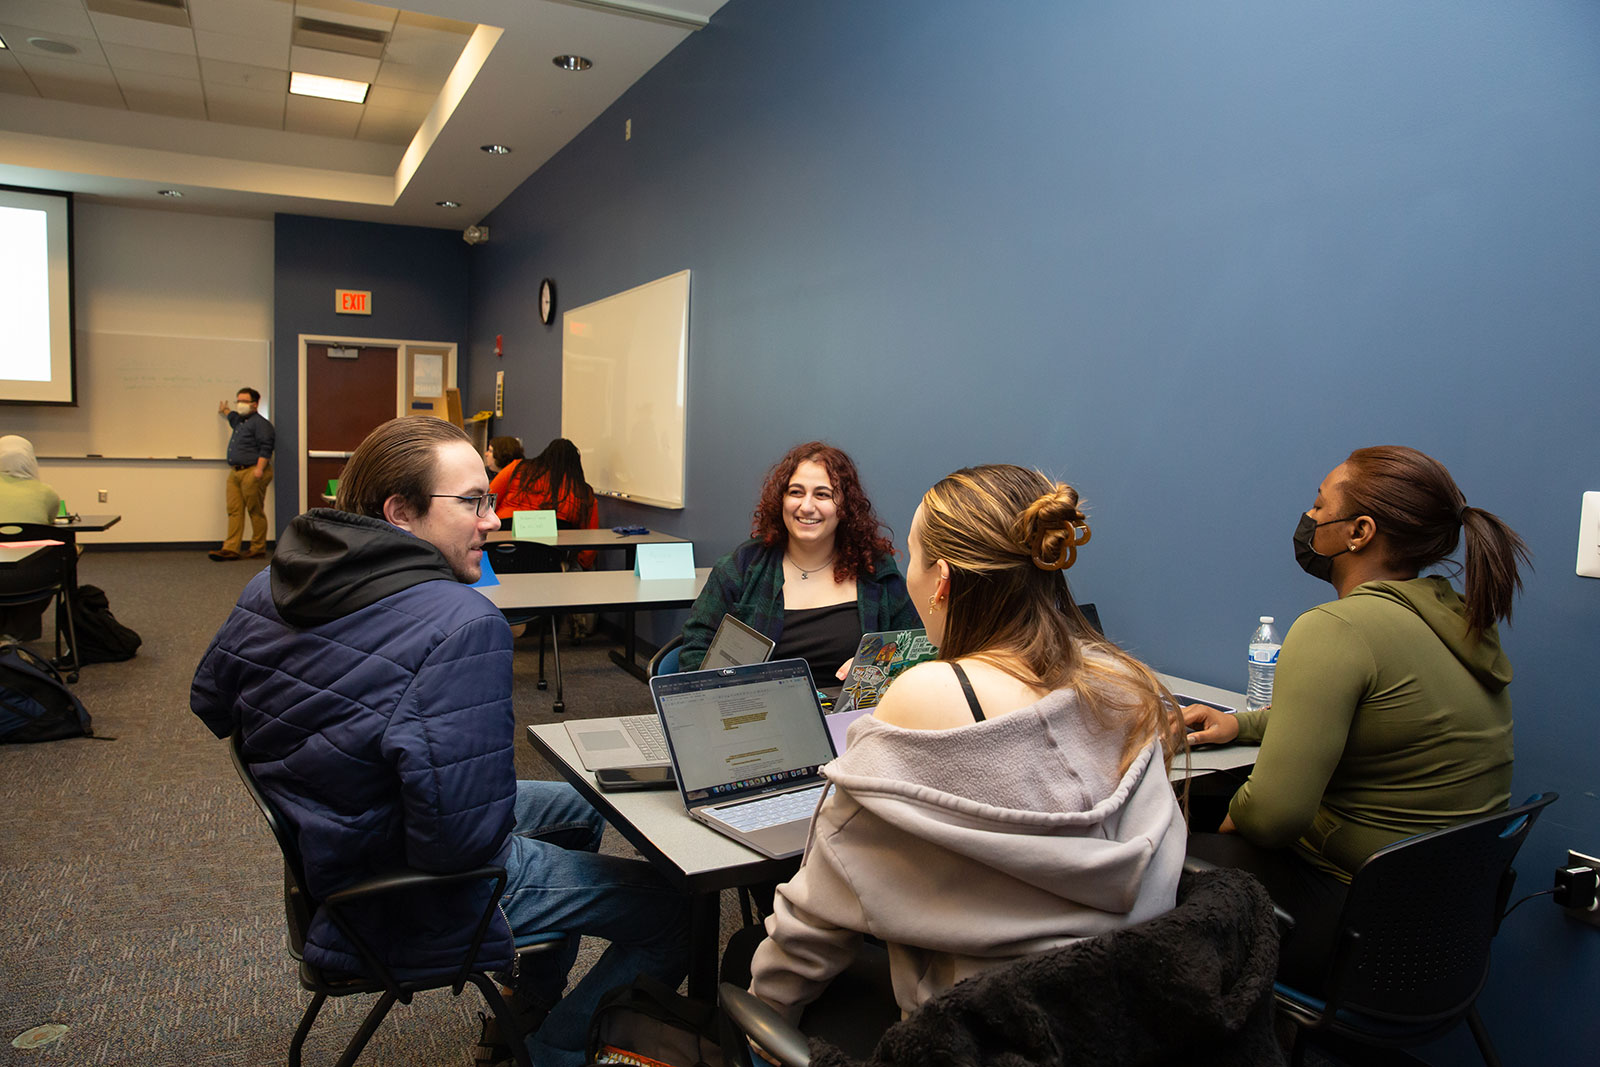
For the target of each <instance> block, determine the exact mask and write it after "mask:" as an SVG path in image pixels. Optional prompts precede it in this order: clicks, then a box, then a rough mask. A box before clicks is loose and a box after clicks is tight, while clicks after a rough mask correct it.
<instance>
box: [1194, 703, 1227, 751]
mask: <svg viewBox="0 0 1600 1067" xmlns="http://www.w3.org/2000/svg"><path fill="white" fill-rule="evenodd" d="M1180 710H1181V711H1182V712H1183V724H1184V725H1185V726H1187V727H1189V730H1190V733H1189V743H1190V744H1191V745H1225V744H1227V743H1228V742H1229V741H1232V740H1233V739H1234V738H1236V737H1238V736H1239V722H1238V720H1237V719H1235V718H1234V717H1233V716H1232V715H1229V714H1228V713H1227V712H1225V711H1218V710H1217V709H1216V708H1212V707H1207V706H1206V705H1204V704H1186V705H1184V707H1183V708H1182V709H1180Z"/></svg>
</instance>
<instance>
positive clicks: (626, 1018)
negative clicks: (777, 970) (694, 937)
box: [585, 974, 743, 1067]
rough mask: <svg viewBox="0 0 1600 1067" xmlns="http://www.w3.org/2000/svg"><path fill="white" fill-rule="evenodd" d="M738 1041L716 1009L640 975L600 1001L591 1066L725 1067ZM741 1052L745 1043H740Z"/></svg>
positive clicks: (592, 1033) (591, 1038)
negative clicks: (734, 1044)
mask: <svg viewBox="0 0 1600 1067" xmlns="http://www.w3.org/2000/svg"><path fill="white" fill-rule="evenodd" d="M732 1044H733V1036H732V1031H731V1029H730V1028H729V1025H728V1023H727V1020H726V1018H725V1017H724V1016H723V1014H722V1011H721V1009H719V1008H718V1007H717V1006H716V1005H715V1004H706V1003H704V1002H703V1001H699V1000H692V999H690V998H689V997H685V996H680V995H679V994H678V991H677V990H675V989H671V988H669V987H668V986H667V984H666V983H665V982H662V981H660V980H658V979H655V978H652V977H650V976H649V975H647V974H641V975H640V976H639V977H638V978H636V979H635V980H634V981H632V982H631V983H629V984H628V985H622V986H617V987H616V988H615V989H613V990H611V991H610V992H608V993H606V994H605V996H603V997H601V998H600V1003H599V1004H597V1005H596V1006H595V1010H594V1017H593V1018H592V1019H590V1020H589V1047H588V1058H587V1059H586V1060H585V1062H586V1063H588V1064H627V1065H632V1067H638V1065H646V1067H649V1065H656V1067H725V1065H728V1064H733V1063H738V1062H742V1061H741V1060H740V1059H739V1058H738V1057H735V1056H730V1055H729V1054H728V1052H727V1050H728V1049H729V1048H730V1047H732ZM739 1044H740V1045H741V1046H742V1045H743V1042H739Z"/></svg>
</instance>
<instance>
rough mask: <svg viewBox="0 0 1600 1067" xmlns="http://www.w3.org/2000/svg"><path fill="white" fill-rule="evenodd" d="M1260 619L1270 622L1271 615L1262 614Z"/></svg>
mask: <svg viewBox="0 0 1600 1067" xmlns="http://www.w3.org/2000/svg"><path fill="white" fill-rule="evenodd" d="M1261 621H1262V622H1264V623H1268V624H1270V623H1271V622H1272V616H1271V615H1263V616H1261Z"/></svg>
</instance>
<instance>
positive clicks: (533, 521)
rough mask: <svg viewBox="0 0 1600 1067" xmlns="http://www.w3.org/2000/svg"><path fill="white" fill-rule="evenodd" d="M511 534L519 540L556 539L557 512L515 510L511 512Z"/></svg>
mask: <svg viewBox="0 0 1600 1067" xmlns="http://www.w3.org/2000/svg"><path fill="white" fill-rule="evenodd" d="M511 536H512V537H515V538H516V539H517V540H518V541H529V540H532V539H534V538H541V537H542V538H546V539H548V540H552V541H553V540H555V536H556V513H555V512H553V511H513V512H512V513H511Z"/></svg>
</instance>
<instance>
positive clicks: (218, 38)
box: [194, 30, 289, 70]
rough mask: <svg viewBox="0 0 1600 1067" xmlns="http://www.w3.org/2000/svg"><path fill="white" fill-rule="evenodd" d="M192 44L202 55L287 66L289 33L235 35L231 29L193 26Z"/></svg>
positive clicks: (204, 57)
mask: <svg viewBox="0 0 1600 1067" xmlns="http://www.w3.org/2000/svg"><path fill="white" fill-rule="evenodd" d="M194 41H195V46H196V47H197V48H199V50H200V57H201V59H203V60H204V59H222V60H227V61H228V62H230V63H247V64H249V65H250V66H254V67H275V68H277V69H278V70H288V69H289V35H288V34H284V35H282V36H281V37H279V36H271V37H238V36H235V35H233V34H231V33H212V32H210V31H209V30H196V31H195V33H194Z"/></svg>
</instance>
